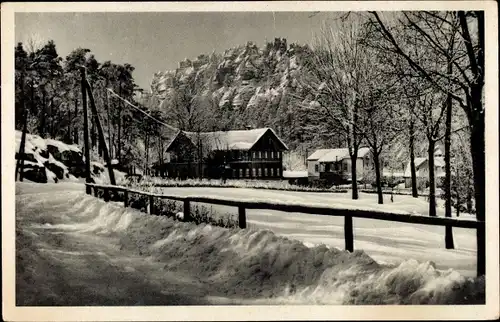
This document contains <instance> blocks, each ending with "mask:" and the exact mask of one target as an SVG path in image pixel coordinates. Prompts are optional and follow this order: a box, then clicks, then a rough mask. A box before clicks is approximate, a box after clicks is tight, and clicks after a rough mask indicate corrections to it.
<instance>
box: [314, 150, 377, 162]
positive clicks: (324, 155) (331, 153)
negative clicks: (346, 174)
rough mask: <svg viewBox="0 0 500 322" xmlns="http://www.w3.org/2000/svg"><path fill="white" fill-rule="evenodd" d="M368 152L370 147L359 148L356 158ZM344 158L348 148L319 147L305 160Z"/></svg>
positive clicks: (331, 160)
mask: <svg viewBox="0 0 500 322" xmlns="http://www.w3.org/2000/svg"><path fill="white" fill-rule="evenodd" d="M369 152H370V148H359V149H358V158H364V157H365V156H366V154H367V153H369ZM315 154H316V155H315ZM313 157H314V158H316V157H317V159H313ZM346 158H349V150H348V149H347V148H340V149H320V150H317V151H316V152H314V153H313V154H312V155H311V156H310V157H309V158H307V160H309V161H311V160H318V161H319V162H336V161H340V160H343V159H346Z"/></svg>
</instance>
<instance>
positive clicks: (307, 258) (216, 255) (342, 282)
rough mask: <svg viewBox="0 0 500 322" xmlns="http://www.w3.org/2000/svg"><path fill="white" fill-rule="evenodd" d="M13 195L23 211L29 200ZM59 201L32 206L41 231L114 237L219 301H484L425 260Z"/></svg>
mask: <svg viewBox="0 0 500 322" xmlns="http://www.w3.org/2000/svg"><path fill="white" fill-rule="evenodd" d="M16 197H17V198H16V199H17V200H16V201H17V202H18V204H20V205H25V207H29V205H30V202H28V201H29V200H30V198H31V199H32V198H33V196H31V195H29V194H27V195H23V194H20V195H18V196H16ZM23 198H24V199H26V200H24V199H23ZM67 199H68V198H67V197H66V198H63V197H61V198H59V200H61V203H60V204H57V203H56V204H54V207H57V209H58V210H59V212H58V213H57V214H53V213H54V212H53V211H51V210H50V208H49V207H47V206H43V205H38V206H36V205H35V206H33V207H35V208H37V207H39V208H41V209H44V211H42V212H41V214H39V216H42V217H43V216H48V217H51V218H52V221H53V223H52V224H51V225H50V227H47V229H62V230H70V231H75V232H80V233H85V234H99V235H102V236H108V235H109V236H113V237H118V238H119V239H120V245H121V247H122V249H124V250H127V251H131V252H135V253H137V254H141V255H142V256H147V257H151V258H152V259H153V260H155V261H159V262H161V263H162V264H164V269H165V271H169V272H179V273H182V274H188V275H191V276H197V278H198V279H199V281H200V282H201V283H205V284H207V285H210V289H211V290H212V292H213V294H216V295H220V296H226V297H231V298H234V297H243V298H245V299H251V300H249V301H254V302H255V303H258V302H259V301H262V303H282V304H285V303H290V304H294V303H296V304H306V303H309V304H420V303H426V304H452V303H453V304H460V303H481V302H484V287H485V286H484V279H473V278H467V277H464V276H462V275H460V274H459V273H457V272H455V271H452V270H450V271H446V272H442V271H439V270H436V269H435V267H434V265H433V264H432V263H430V262H427V263H426V262H424V263H419V262H416V261H414V260H409V261H405V262H403V263H401V264H400V265H399V266H389V265H381V264H379V263H377V262H375V261H374V260H373V259H372V258H370V257H369V256H368V255H366V254H365V253H364V252H363V251H355V252H353V253H349V252H345V251H342V250H338V249H335V248H328V247H326V246H325V245H320V246H316V247H307V246H305V245H304V244H302V243H300V242H298V241H295V240H290V239H287V238H283V237H278V236H276V235H275V234H274V233H273V232H271V231H269V230H256V229H245V230H240V229H223V228H218V227H213V226H211V225H203V224H202V225H198V226H197V225H194V224H190V223H183V222H179V221H174V220H172V219H170V218H166V217H159V216H146V215H144V213H140V212H138V211H136V210H134V209H130V208H126V209H125V208H122V207H120V206H117V205H115V204H112V203H105V202H103V201H101V200H98V199H95V198H92V197H90V196H87V195H85V194H84V193H83V192H81V193H80V192H79V193H78V194H77V195H76V197H73V198H72V199H71V202H69V203H68V202H67ZM44 200H47V198H45V199H44ZM44 202H48V201H44ZM52 202H54V201H52ZM42 206H43V207H42ZM53 216H58V218H57V220H56V219H54V217H53ZM40 222H47V221H42V220H40ZM48 222H51V221H48Z"/></svg>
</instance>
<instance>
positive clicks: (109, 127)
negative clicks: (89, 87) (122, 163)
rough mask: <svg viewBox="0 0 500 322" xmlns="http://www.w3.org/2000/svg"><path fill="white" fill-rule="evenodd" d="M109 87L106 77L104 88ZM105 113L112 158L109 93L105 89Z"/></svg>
mask: <svg viewBox="0 0 500 322" xmlns="http://www.w3.org/2000/svg"><path fill="white" fill-rule="evenodd" d="M108 87H109V81H108V79H106V88H108ZM106 113H107V115H108V122H107V125H108V147H109V155H110V158H111V159H113V145H112V141H111V117H110V114H109V93H108V92H107V91H106Z"/></svg>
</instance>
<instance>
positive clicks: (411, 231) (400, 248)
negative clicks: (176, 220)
mask: <svg viewBox="0 0 500 322" xmlns="http://www.w3.org/2000/svg"><path fill="white" fill-rule="evenodd" d="M161 190H162V191H164V192H165V193H166V194H175V195H203V196H210V197H216V198H217V197H218V198H231V199H237V200H254V199H258V200H271V201H279V202H290V203H304V204H315V205H331V206H334V207H345V208H365V209H373V210H385V211H406V212H410V213H418V214H423V215H426V214H428V208H427V207H428V202H427V200H426V198H425V197H420V198H413V197H411V196H404V195H395V196H394V202H391V201H390V195H384V198H385V199H384V203H385V204H383V205H378V204H377V195H376V194H369V193H361V194H360V197H359V199H358V200H352V199H350V194H338V193H314V192H311V193H308V192H293V191H275V190H272V191H269V190H265V191H263V190H257V189H241V188H198V187H193V188H177V187H168V188H161ZM438 204H439V205H440V206H442V205H441V203H440V202H439V203H438ZM212 207H213V208H214V209H215V210H216V211H220V212H222V213H237V210H236V209H235V208H231V207H224V206H216V205H213V206H212ZM437 213H438V215H439V216H444V209H443V208H442V207H438V211H437ZM461 217H462V218H464V219H465V218H467V219H474V217H473V216H471V215H467V214H464V215H462V216H461ZM353 221H354V222H353V225H354V248H355V249H362V250H364V251H365V252H366V253H367V254H368V255H370V256H371V257H373V258H374V259H375V260H377V261H379V262H384V263H392V264H397V263H401V262H402V261H404V260H408V259H416V260H418V261H432V262H434V263H435V264H436V266H437V267H438V268H439V269H444V270H446V269H449V268H452V269H454V270H457V271H459V272H460V273H461V274H464V275H468V276H474V275H475V274H476V232H475V230H473V229H461V228H454V230H453V237H454V241H455V249H454V250H447V249H445V247H444V227H439V226H428V225H416V224H408V223H398V222H389V221H380V220H370V219H361V218H354V220H353ZM247 223H248V224H249V225H250V226H251V227H255V228H261V229H270V230H272V231H273V232H274V233H276V234H278V235H281V236H286V237H289V238H293V239H297V240H300V241H302V242H304V243H305V244H306V245H308V246H315V245H320V244H325V245H327V246H331V247H338V248H341V249H342V248H343V247H344V221H343V218H341V217H330V216H320V215H310V214H302V213H286V212H280V211H272V210H247Z"/></svg>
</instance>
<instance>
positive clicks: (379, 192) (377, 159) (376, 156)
mask: <svg viewBox="0 0 500 322" xmlns="http://www.w3.org/2000/svg"><path fill="white" fill-rule="evenodd" d="M373 161H374V163H375V182H376V184H377V195H378V203H379V204H380V205H381V204H383V203H384V195H383V194H382V182H381V180H380V178H381V175H380V155H379V154H378V153H376V152H374V153H373Z"/></svg>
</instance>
